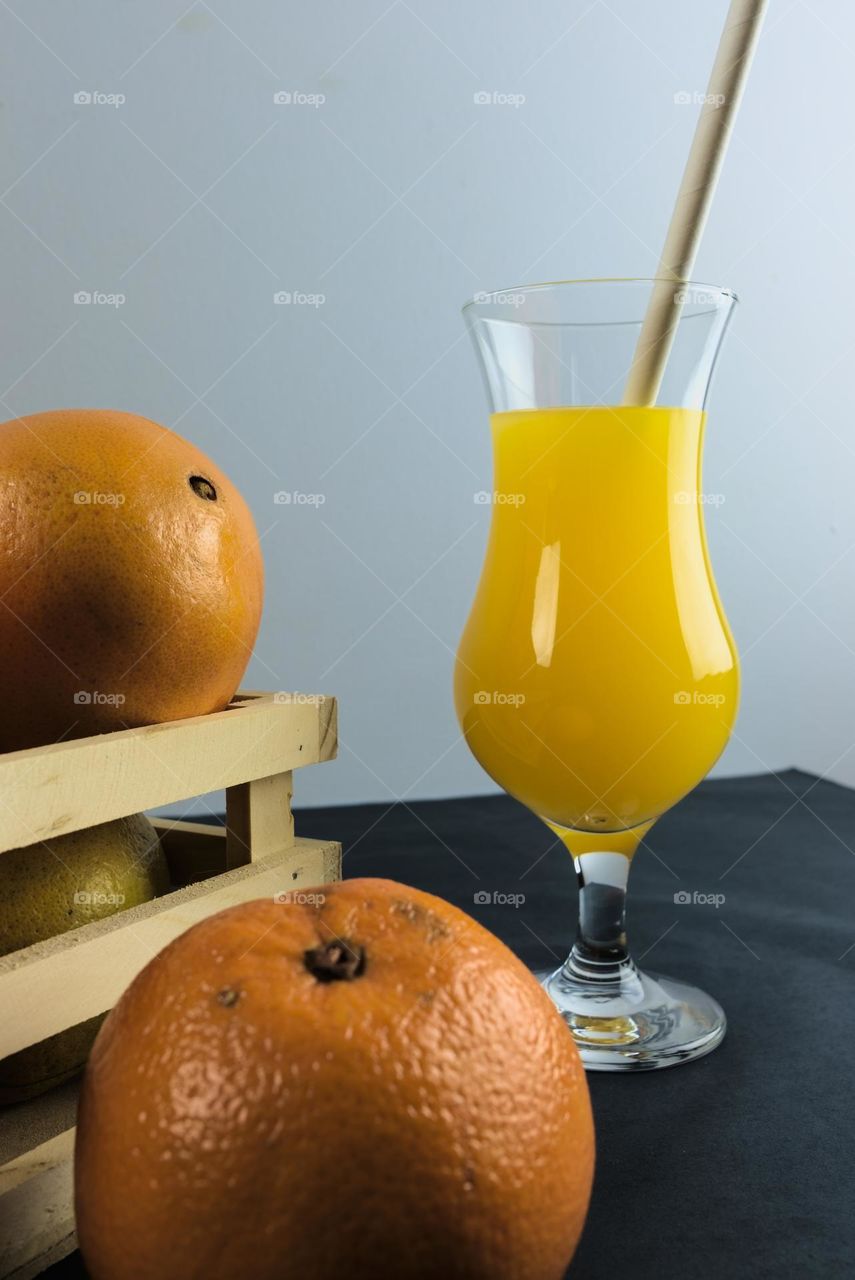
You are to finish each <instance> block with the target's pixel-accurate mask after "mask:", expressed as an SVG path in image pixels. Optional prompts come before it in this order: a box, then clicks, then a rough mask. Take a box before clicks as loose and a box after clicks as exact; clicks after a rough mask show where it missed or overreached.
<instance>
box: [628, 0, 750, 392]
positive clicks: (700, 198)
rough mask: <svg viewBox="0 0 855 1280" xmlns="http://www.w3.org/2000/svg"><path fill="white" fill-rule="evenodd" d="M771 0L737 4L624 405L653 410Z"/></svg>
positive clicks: (697, 133)
mask: <svg viewBox="0 0 855 1280" xmlns="http://www.w3.org/2000/svg"><path fill="white" fill-rule="evenodd" d="M766 4H767V0H731V5H730V9H729V10H728V14H727V18H726V20H725V24H724V30H723V32H722V35H721V40H720V42H719V46H718V53H717V54H716V59H715V62H714V63H713V69H712V72H711V73H710V81H709V84H708V86H707V92H706V94H705V96H704V99H703V105H702V108H701V114H700V118H699V120H698V123H697V127H696V129H695V136H694V138H693V139H692V146H691V150H690V151H689V158H688V160H687V161H686V168H685V170H684V172H683V180H682V182H681V183H680V189H679V191H678V193H677V201H676V204H675V205H674V212H673V214H672V215H671V222H670V225H669V227H668V234H667V235H666V237H665V244H664V246H663V249H662V256H661V258H660V259H659V267H658V269H657V272H656V277H657V278H656V281H655V283H654V285H653V291H652V293H651V295H650V301H649V303H648V305H647V311H646V313H645V316H644V320H643V322H642V325H641V332H640V334H639V336H638V342H637V344H636V348H635V354H634V356H633V361H632V367H631V369H630V371H629V377H628V378H627V383H626V388H625V390H624V395H623V402H624V404H636V405H645V404H655V403H656V397H657V395H658V394H659V387H660V384H661V382H662V375H663V373H664V371H665V365H666V363H667V361H668V354H669V352H670V350H671V344H672V342H673V340H674V332H675V330H676V328H677V321H678V320H679V318H680V309H681V304H682V301H683V299H682V298H681V297H680V294H681V290H682V287H683V285H684V284H685V282H686V281H687V280H689V279H690V277H691V273H692V267H693V264H694V261H695V255H696V253H697V250H698V245H699V243H700V239H701V235H702V233H703V229H704V225H705V223H706V220H707V214H708V213H709V209H710V204H711V203H712V198H713V193H714V191H715V185H716V182H717V181H718V175H719V173H720V172H721V166H722V161H723V160H724V153H725V151H726V150H727V144H728V141H729V140H730V134H731V130H732V128H733V122H734V120H735V118H736V112H737V109H738V107H739V100H740V98H741V97H742V91H743V89H744V87H745V81H746V79H747V77H748V68H749V67H750V65H751V59H752V57H753V54H754V50H755V48H756V45H757V38H758V36H759V34H760V27H761V24H762V22H763V16H764V13H765V10H766Z"/></svg>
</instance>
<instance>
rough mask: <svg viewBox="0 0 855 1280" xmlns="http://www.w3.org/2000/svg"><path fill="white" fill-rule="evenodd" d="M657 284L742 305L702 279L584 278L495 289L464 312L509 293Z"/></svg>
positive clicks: (732, 293)
mask: <svg viewBox="0 0 855 1280" xmlns="http://www.w3.org/2000/svg"><path fill="white" fill-rule="evenodd" d="M627 284H639V285H654V284H672V285H676V286H678V287H679V288H681V289H698V290H702V291H704V292H706V293H714V294H717V295H718V299H719V300H721V301H724V300H727V301H728V302H729V303H730V304H731V305H733V304H735V303H738V302H739V295H738V294H737V293H736V291H735V290H734V289H731V288H729V287H727V286H726V285H720V284H710V283H708V282H706V281H703V280H671V279H669V278H668V277H667V276H589V277H586V276H582V277H579V278H578V279H575V280H544V281H540V282H538V283H535V284H517V285H511V286H509V287H508V288H506V289H494V290H492V291H490V292H489V293H488V292H479V293H476V294H474V296H473V297H471V298H469V299H468V301H466V302H464V304H463V306H462V307H461V311H462V312H463V313H464V315H465V314H466V312H467V311H469V310H471V309H472V308H475V307H489V306H491V305H495V304H496V302H497V300H498V299H500V298H504V297H507V295H508V294H510V293H535V292H538V291H541V290H542V291H546V290H549V289H566V288H570V287H572V286H574V285H627Z"/></svg>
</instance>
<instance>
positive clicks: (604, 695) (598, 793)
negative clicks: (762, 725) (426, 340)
mask: <svg viewBox="0 0 855 1280" xmlns="http://www.w3.org/2000/svg"><path fill="white" fill-rule="evenodd" d="M704 421H705V415H704V414H703V413H702V412H700V411H696V410H689V409H668V408H641V407H616V408H609V407H602V406H597V407H594V408H572V409H570V408H566V409H563V408H556V409H532V410H526V411H519V412H510V413H499V414H496V415H494V416H493V419H492V430H493V445H494V458H495V481H494V484H495V488H494V492H493V494H492V495H491V500H492V502H493V511H492V525H491V529H490V535H489V542H488V546H487V553H486V559H485V562H484V568H483V571H482V575H481V581H480V584H479V587H478V591H477V594H476V598H475V602H474V605H473V607H472V612H471V614H470V617H469V620H468V623H467V625H466V628H465V631H464V634H463V638H462V640H461V643H460V649H459V653H458V660H457V667H456V674H455V700H456V705H457V713H458V716H459V719H460V722H461V725H462V727H463V731H464V734H465V736H466V740H467V742H468V745H469V747H470V748H471V750H472V752H473V753H474V755H475V756H476V758H477V759H478V761H479V762H480V763H481V765H482V766H483V767H484V769H485V770H486V771H487V773H489V774H490V776H491V777H492V778H494V779H495V781H496V782H498V783H499V784H500V785H501V786H502V787H504V789H505V790H506V791H508V792H509V793H510V794H511V795H514V796H516V797H517V798H518V799H519V800H521V801H522V802H523V803H524V804H526V805H527V806H528V807H529V808H531V809H533V810H534V811H535V812H536V813H538V814H539V815H540V816H541V817H542V818H543V819H544V820H545V821H547V822H548V823H549V825H550V826H552V827H553V828H554V829H556V830H558V832H559V834H561V835H562V836H563V837H564V838H565V839H566V843H567V844H568V847H570V848H571V850H572V851H573V852H574V853H580V852H585V851H588V850H591V849H600V850H602V849H609V850H612V851H618V852H625V853H627V854H631V853H632V851H633V849H634V847H635V844H636V842H637V839H638V837H639V836H640V835H642V834H643V832H644V831H645V830H646V829H647V827H648V826H649V824H650V823H651V821H653V820H654V819H655V818H657V817H658V816H659V815H660V814H662V813H664V812H665V810H666V809H668V808H670V806H671V805H673V804H675V803H676V801H677V800H679V799H680V798H681V796H683V795H685V794H686V792H687V791H689V790H690V789H691V788H692V787H693V786H694V785H695V784H696V783H697V782H699V781H700V779H701V778H702V777H703V776H704V775H705V774H706V772H707V771H708V770H709V768H710V767H711V765H712V764H713V763H714V761H715V760H716V758H717V757H718V755H719V754H720V752H721V751H722V750H723V748H724V746H725V743H726V742H727V739H728V736H729V734H730V731H731V728H732V726H733V722H734V719H735V717H736V709H737V701H738V681H739V675H738V666H737V658H736V651H735V648H734V644H733V640H732V638H731V635H730V632H729V630H728V626H727V621H726V619H725V616H724V613H723V611H722V607H721V603H720V601H719V598H718V593H717V591H716V587H715V583H714V581H713V577H712V572H711V569H710V563H709V556H708V553H707V546H706V537H705V533H704V521H703V512H704V506H705V505H707V500H708V499H709V498H711V497H712V498H713V500H714V495H704V494H703V493H702V492H701V486H700V459H701V445H702V439H703V430H704ZM606 832H608V833H613V834H610V835H609V836H608V838H607V839H605V840H604V839H602V838H601V836H602V834H603V833H606Z"/></svg>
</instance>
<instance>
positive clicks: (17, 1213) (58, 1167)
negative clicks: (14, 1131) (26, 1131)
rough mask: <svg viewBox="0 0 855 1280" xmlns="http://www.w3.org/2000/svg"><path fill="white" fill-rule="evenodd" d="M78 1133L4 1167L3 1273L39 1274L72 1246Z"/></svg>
mask: <svg viewBox="0 0 855 1280" xmlns="http://www.w3.org/2000/svg"><path fill="white" fill-rule="evenodd" d="M73 1170H74V1129H68V1130H66V1132H64V1133H60V1134H58V1135H57V1137H55V1138H51V1139H50V1140H49V1141H47V1142H43V1143H42V1144H41V1146H38V1147H34V1148H33V1150H32V1151H28V1152H26V1154H24V1155H22V1156H18V1157H17V1158H16V1159H15V1160H11V1161H9V1163H8V1164H5V1165H3V1166H2V1168H0V1275H2V1276H10V1277H12V1276H14V1277H15V1280H20V1278H22V1277H29V1276H35V1275H37V1274H38V1272H39V1271H41V1270H42V1269H43V1268H44V1267H45V1266H46V1265H47V1264H48V1262H49V1261H55V1260H56V1259H57V1258H59V1257H62V1256H63V1255H64V1254H66V1253H70V1252H71V1250H72V1248H73V1247H74V1195H73Z"/></svg>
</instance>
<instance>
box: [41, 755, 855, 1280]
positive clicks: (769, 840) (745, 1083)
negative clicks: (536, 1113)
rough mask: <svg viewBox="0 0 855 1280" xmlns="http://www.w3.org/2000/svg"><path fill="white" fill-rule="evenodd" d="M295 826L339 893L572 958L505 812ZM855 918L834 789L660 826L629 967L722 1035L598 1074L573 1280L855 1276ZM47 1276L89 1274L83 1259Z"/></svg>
mask: <svg viewBox="0 0 855 1280" xmlns="http://www.w3.org/2000/svg"><path fill="white" fill-rule="evenodd" d="M297 825H298V830H299V831H300V833H301V834H302V835H306V836H318V837H329V838H334V839H339V840H341V841H342V842H343V844H344V848H345V868H344V874H345V876H347V877H348V878H350V877H353V876H368V875H371V876H386V877H390V878H392V879H396V880H401V881H404V882H406V883H409V884H412V885H416V886H417V887H419V888H421V889H427V890H429V891H430V892H432V893H437V894H440V895H441V896H442V897H445V898H448V899H450V900H451V901H452V902H454V903H456V904H457V905H458V906H460V907H462V908H463V909H464V910H466V911H468V912H470V913H471V914H472V915H474V916H475V917H476V919H478V920H480V921H481V923H483V924H485V925H486V926H487V927H488V928H490V929H492V930H493V931H494V932H495V933H497V934H498V935H499V936H500V937H501V938H503V939H504V941H505V942H507V943H508V945H509V946H511V947H512V948H513V949H514V951H516V952H517V953H518V954H519V955H520V956H521V957H522V958H523V959H524V960H525V961H526V962H527V963H529V964H531V965H532V966H545V965H547V964H549V963H550V962H552V961H553V960H555V961H557V960H558V958H559V957H560V958H562V959H563V952H564V951H566V949H567V946H568V944H569V942H570V940H571V935H572V931H573V926H574V915H575V909H576V889H575V884H574V878H573V871H572V866H571V864H570V861H569V859H568V857H567V854H566V853H565V852H564V851H563V850H562V849H560V848H556V847H550V846H551V845H552V843H553V842H552V837H551V834H550V832H549V831H547V830H546V828H545V827H542V826H541V825H540V823H539V822H538V821H537V820H536V819H535V818H533V817H532V816H531V815H530V814H529V813H528V812H527V811H526V810H525V809H523V808H522V807H521V806H520V805H518V804H516V803H515V802H514V801H512V800H509V799H507V798H505V797H503V796H502V797H496V796H490V797H482V798H476V799H466V800H437V801H425V802H418V803H413V804H396V805H394V806H392V807H387V806H386V805H358V806H352V807H344V808H335V809H314V810H309V811H304V812H302V813H298V821H297ZM479 892H481V893H485V892H486V893H489V894H490V895H492V894H493V893H494V892H497V893H499V894H505V895H517V894H520V893H522V894H524V895H525V902H524V903H523V904H521V905H518V906H511V905H508V904H497V905H492V904H491V905H487V906H482V905H479V904H478V903H477V902H476V901H475V895H476V894H477V893H479ZM681 892H682V893H688V894H690V895H695V894H697V895H699V896H700V895H708V896H709V895H721V894H723V895H724V901H723V902H720V903H719V905H717V906H716V905H713V904H712V903H710V902H703V901H700V900H698V901H694V902H691V903H683V902H679V901H678V902H675V894H676V893H681ZM853 903H855V792H852V791H850V790H848V789H847V788H844V787H840V786H837V785H835V784H834V783H830V782H825V781H820V780H818V779H817V778H815V777H813V776H811V775H809V774H806V773H802V772H799V771H796V770H790V771H787V772H785V773H783V774H779V775H777V776H771V775H763V776H760V777H753V778H740V779H736V780H722V781H713V782H707V783H704V784H703V785H702V786H701V787H699V788H698V790H697V791H695V792H694V793H693V794H692V795H691V796H690V797H689V798H688V799H687V800H685V801H684V802H683V803H682V804H680V805H679V806H678V807H677V808H676V809H675V810H673V812H671V813H669V814H667V815H666V816H665V817H664V818H663V819H662V820H661V821H660V822H659V823H658V824H657V825H656V826H655V827H654V828H653V830H652V832H651V833H650V835H649V837H648V840H647V842H646V845H645V848H644V849H643V850H642V851H641V852H640V853H639V855H638V857H637V859H636V862H635V866H634V868H633V872H632V876H631V878H630V938H631V940H632V944H633V949H634V952H635V955H636V957H637V958H638V959H641V958H642V957H643V962H644V964H645V966H646V967H648V968H651V969H654V970H660V971H661V972H663V973H666V974H670V975H672V976H675V977H681V978H685V979H686V980H689V981H693V982H696V983H698V984H699V985H702V986H704V987H706V988H707V989H708V990H709V991H710V992H711V993H712V994H714V995H715V996H716V997H717V998H718V999H719V1000H720V1001H721V1003H722V1004H723V1005H724V1007H725V1010H726V1012H727V1015H728V1019H729V1029H728V1033H727V1037H726V1038H725V1041H724V1043H723V1044H722V1045H721V1047H720V1048H719V1049H717V1050H716V1051H715V1052H714V1053H712V1054H711V1055H710V1056H709V1057H706V1058H702V1059H700V1060H699V1061H697V1062H693V1063H689V1064H687V1065H685V1066H680V1067H676V1068H671V1069H668V1070H665V1071H654V1072H643V1073H639V1074H636V1075H603V1074H592V1075H589V1077H588V1079H589V1081H590V1086H591V1093H592V1096H593V1103H594V1111H595V1117H596V1125H597V1147H598V1165H597V1176H596V1182H595V1186H594V1196H593V1201H592V1204H591V1211H590V1216H589V1219H588V1223H587V1226H586V1229H585V1234H584V1237H583V1239H582V1242H581V1244H580V1246H579V1251H578V1253H577V1255H576V1258H575V1260H574V1262H573V1265H572V1267H571V1269H570V1272H569V1275H570V1276H571V1277H572V1280H612V1277H613V1276H615V1275H620V1274H626V1275H629V1276H632V1277H634V1278H636V1280H638V1278H643V1277H651V1278H654V1277H655V1280H672V1277H678V1276H679V1277H683V1276H686V1277H690V1278H691V1280H721V1278H722V1277H729V1278H733V1280H741V1278H743V1277H744V1278H745V1280H765V1278H766V1277H769V1280H772V1278H773V1277H774V1280H780V1278H781V1277H799V1278H801V1277H805V1276H810V1277H813V1276H817V1277H822V1278H823V1280H832V1278H834V1277H838V1276H839V1277H846V1278H847V1280H850V1278H851V1277H853V1276H855V1226H853V1191H855V1132H853V1115H855V1105H853V1082H852V1079H851V1075H852V1066H853V1063H855V990H853V986H855V984H853V975H855V912H853ZM46 1274H48V1275H49V1276H50V1277H52V1280H59V1278H60V1277H63V1280H71V1277H80V1276H83V1274H84V1272H83V1270H82V1267H81V1264H80V1261H79V1258H78V1257H77V1255H73V1256H72V1257H71V1258H69V1259H66V1260H65V1261H64V1262H61V1263H59V1264H57V1265H56V1266H54V1267H52V1268H51V1269H50V1271H49V1272H48V1273H46ZM247 1276H248V1280H251V1272H248V1273H247ZM307 1280H311V1277H307ZM343 1280H346V1278H345V1277H343ZM438 1280H439V1278H438Z"/></svg>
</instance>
